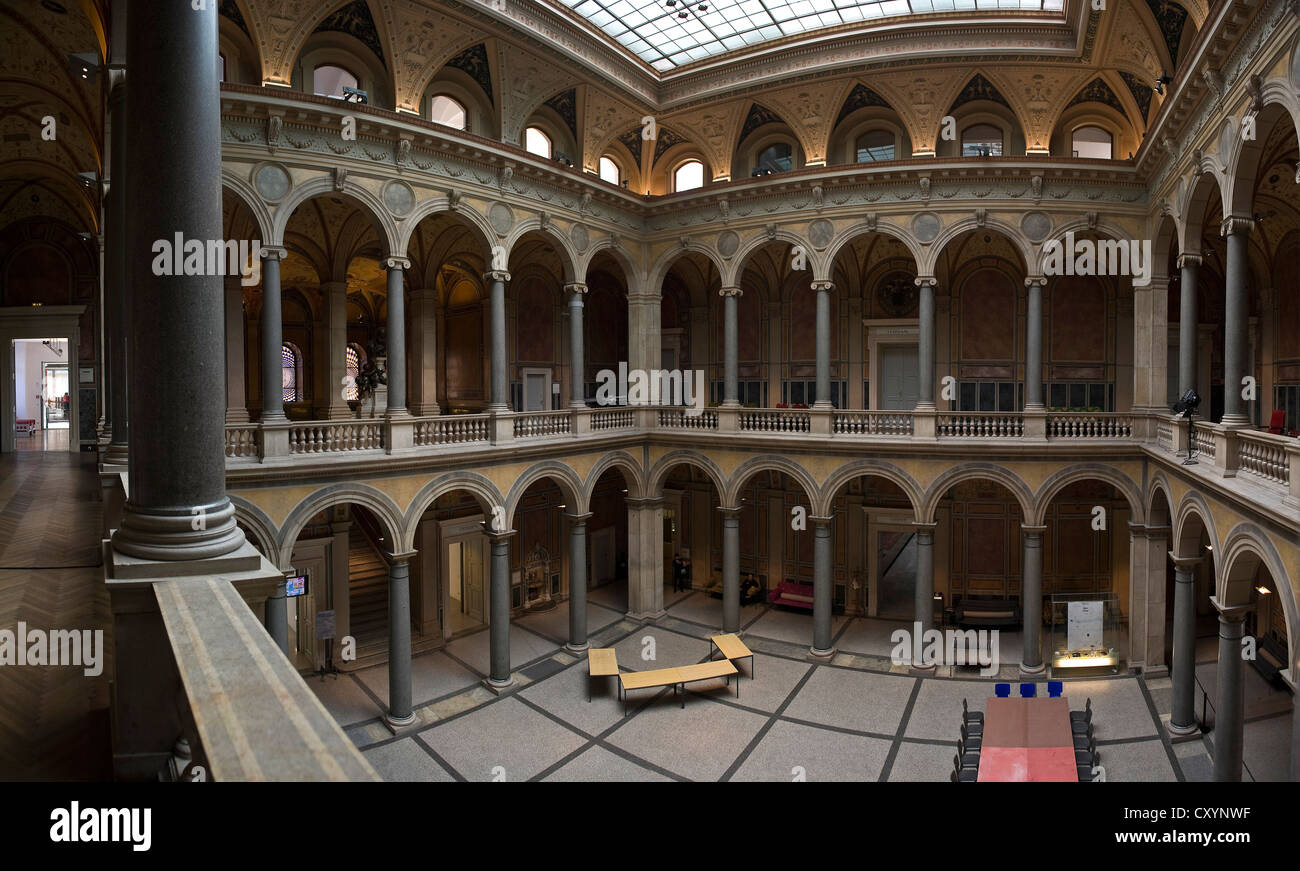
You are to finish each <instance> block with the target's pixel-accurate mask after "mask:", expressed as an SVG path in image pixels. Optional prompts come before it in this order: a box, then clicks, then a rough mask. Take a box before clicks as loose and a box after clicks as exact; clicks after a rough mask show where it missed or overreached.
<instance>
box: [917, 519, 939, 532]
mask: <svg viewBox="0 0 1300 871" xmlns="http://www.w3.org/2000/svg"><path fill="white" fill-rule="evenodd" d="M912 528H913V529H915V530H916V531H917V532H928V533H930V534H934V531H935V530H936V529H938V528H939V521H937V520H913V521H912Z"/></svg>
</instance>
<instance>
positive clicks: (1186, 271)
mask: <svg viewBox="0 0 1300 871" xmlns="http://www.w3.org/2000/svg"><path fill="white" fill-rule="evenodd" d="M1200 266H1201V255H1199V254H1182V255H1180V256H1179V257H1178V268H1179V269H1180V270H1182V281H1181V282H1180V287H1179V289H1178V297H1179V298H1178V395H1179V396H1182V395H1183V394H1184V393H1186V392H1187V391H1188V390H1195V389H1196V338H1197V335H1196V334H1197V322H1198V320H1199V319H1200V315H1199V314H1198V313H1197V298H1196V277H1197V273H1198V272H1199V271H1200ZM1196 392H1197V393H1200V391H1199V390H1197V391H1196Z"/></svg>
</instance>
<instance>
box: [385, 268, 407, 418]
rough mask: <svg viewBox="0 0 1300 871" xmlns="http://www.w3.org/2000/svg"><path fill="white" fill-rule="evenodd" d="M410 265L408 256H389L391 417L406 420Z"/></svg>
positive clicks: (389, 402)
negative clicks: (406, 276)
mask: <svg viewBox="0 0 1300 871" xmlns="http://www.w3.org/2000/svg"><path fill="white" fill-rule="evenodd" d="M410 265H411V261H409V260H407V259H406V258H405V257H389V258H388V259H387V260H385V261H384V266H385V267H386V268H387V269H388V328H387V333H388V336H387V338H388V412H387V416H388V417H403V416H405V415H407V414H408V413H409V412H407V410H406V291H405V289H404V287H403V284H404V282H403V281H402V270H403V269H406V268H407V267H409V266H410Z"/></svg>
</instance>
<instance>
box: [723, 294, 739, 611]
mask: <svg viewBox="0 0 1300 871" xmlns="http://www.w3.org/2000/svg"><path fill="white" fill-rule="evenodd" d="M718 292H719V293H720V294H722V317H723V329H722V337H723V350H722V354H723V357H722V372H723V379H724V384H723V392H722V404H723V405H725V406H727V407H729V408H736V407H737V406H739V405H740V386H739V381H738V377H737V373H738V371H739V364H738V362H737V360H738V359H739V355H740V351H739V348H738V345H737V340H738V339H737V314H736V307H737V305H738V304H739V301H740V295H741V292H742V291H741V289H740V288H739V287H724V288H722V289H721V290H720V291H718ZM729 631H730V630H729Z"/></svg>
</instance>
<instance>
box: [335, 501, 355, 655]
mask: <svg viewBox="0 0 1300 871" xmlns="http://www.w3.org/2000/svg"><path fill="white" fill-rule="evenodd" d="M351 529H352V523H351V521H347V520H344V521H340V522H338V523H331V524H330V533H331V538H332V539H333V541H331V542H330V595H329V607H330V610H332V611H333V612H334V640H333V641H331V642H330V648H331V658H332V659H333V661H334V664H335V665H336V666H337V665H338V664H339V663H340V662H342V661H343V639H344V638H346V637H347V636H348V635H351V634H352V597H351V595H350V592H349V587H348V581H349V580H351V579H350V578H349V576H348V565H349V560H348V558H349V556H350V554H349V553H348V550H349V546H348V532H349V531H350V530H351Z"/></svg>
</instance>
